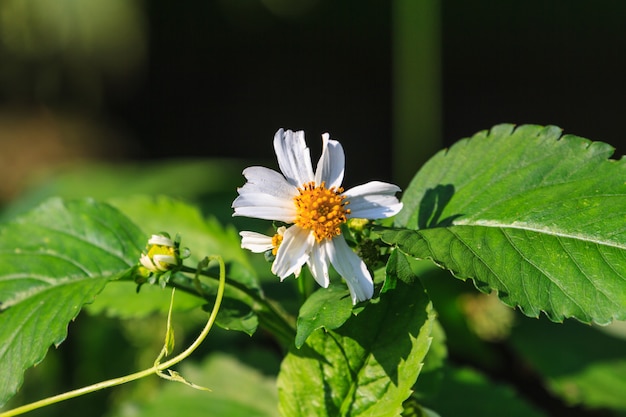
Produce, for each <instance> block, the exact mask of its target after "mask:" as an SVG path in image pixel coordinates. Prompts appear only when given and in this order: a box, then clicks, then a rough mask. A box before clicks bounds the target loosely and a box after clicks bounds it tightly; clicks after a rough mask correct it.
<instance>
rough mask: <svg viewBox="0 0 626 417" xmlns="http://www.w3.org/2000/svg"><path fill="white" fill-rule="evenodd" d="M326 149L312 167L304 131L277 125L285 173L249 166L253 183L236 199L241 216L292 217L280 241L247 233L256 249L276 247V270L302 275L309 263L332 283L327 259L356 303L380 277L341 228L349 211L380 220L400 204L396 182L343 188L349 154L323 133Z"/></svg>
mask: <svg viewBox="0 0 626 417" xmlns="http://www.w3.org/2000/svg"><path fill="white" fill-rule="evenodd" d="M322 145H323V148H322V155H321V157H320V159H319V161H318V163H317V168H316V170H315V172H313V167H312V164H311V156H310V153H309V148H307V146H306V143H305V141H304V132H302V131H299V132H292V131H290V130H287V131H284V130H283V129H280V130H278V132H276V135H274V150H275V151H276V156H277V159H278V166H279V167H280V170H281V172H282V174H281V173H279V172H276V171H274V170H272V169H269V168H265V167H258V166H257V167H249V168H246V169H245V170H244V171H243V175H244V176H245V178H246V179H247V182H246V183H245V184H244V186H243V187H241V188H239V189H238V192H239V196H238V197H237V198H236V199H235V201H233V208H234V209H235V212H234V215H235V216H247V217H255V218H259V219H265V220H277V221H281V222H284V223H287V224H290V225H291V226H289V227H288V228H286V229H285V230H284V231H283V232H282V234H281V236H282V241H279V242H278V244H274V243H273V242H272V238H271V237H269V236H264V235H261V234H259V233H254V232H241V235H242V238H243V239H242V247H244V248H247V249H249V250H251V251H253V252H264V251H267V250H269V249H275V250H276V259H275V260H274V263H273V264H272V272H273V273H274V274H276V275H277V276H278V277H279V278H280V279H281V280H283V279H285V278H286V277H288V276H289V275H291V274H295V275H296V276H297V275H298V274H299V273H300V269H301V268H302V266H303V265H304V264H305V263H306V264H307V266H308V267H309V269H310V270H311V273H312V275H313V277H314V278H315V280H316V281H317V282H318V283H319V284H320V285H321V286H322V287H328V284H329V275H328V265H329V264H332V265H333V267H334V268H335V270H336V271H337V272H338V273H339V274H340V275H341V276H342V277H343V279H344V280H345V281H346V283H347V284H348V288H349V289H350V294H351V296H352V301H353V303H356V302H357V301H364V300H367V299H369V298H371V297H372V295H373V293H374V284H373V281H372V277H371V275H370V273H369V271H368V270H367V267H366V266H365V263H364V262H363V261H362V260H361V259H360V258H359V257H358V256H357V255H356V253H354V252H353V251H352V249H350V247H349V246H348V244H347V243H346V240H345V238H344V237H343V236H342V235H341V225H342V224H343V223H345V222H346V221H347V220H348V219H350V218H365V219H371V220H373V219H381V218H386V217H390V216H393V215H395V214H396V213H398V212H399V211H400V209H401V208H402V203H400V202H399V201H398V199H397V198H396V197H395V194H396V193H397V192H399V191H400V188H399V187H397V186H396V185H393V184H388V183H384V182H379V181H372V182H369V183H367V184H364V185H359V186H357V187H354V188H351V189H349V190H347V191H344V190H343V188H341V182H342V181H343V175H344V166H345V156H344V152H343V148H342V146H341V144H340V143H339V142H337V141H335V140H331V139H330V138H329V135H328V134H327V133H325V134H323V135H322Z"/></svg>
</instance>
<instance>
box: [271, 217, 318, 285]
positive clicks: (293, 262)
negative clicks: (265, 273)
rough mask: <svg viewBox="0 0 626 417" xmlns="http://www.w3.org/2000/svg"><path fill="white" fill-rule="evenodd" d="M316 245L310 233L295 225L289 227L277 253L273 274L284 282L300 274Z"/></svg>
mask: <svg viewBox="0 0 626 417" xmlns="http://www.w3.org/2000/svg"><path fill="white" fill-rule="evenodd" d="M314 243H315V236H313V233H311V232H310V231H308V230H305V229H302V228H300V227H298V226H295V225H294V226H291V227H289V228H288V229H287V230H285V233H284V234H283V241H282V242H281V244H280V246H279V247H278V251H277V252H276V259H275V260H274V263H273V264H272V273H273V274H274V275H277V276H278V277H279V278H280V279H281V280H283V279H285V278H287V277H288V276H289V275H291V274H295V273H296V272H299V271H300V269H301V268H302V265H304V264H305V263H306V261H308V260H309V254H310V253H311V248H312V247H313V244H314Z"/></svg>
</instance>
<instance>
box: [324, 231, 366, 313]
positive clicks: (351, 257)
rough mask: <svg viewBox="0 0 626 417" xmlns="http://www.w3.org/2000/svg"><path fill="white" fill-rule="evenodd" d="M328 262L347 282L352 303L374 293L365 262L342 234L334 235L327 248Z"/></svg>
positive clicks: (363, 299)
mask: <svg viewBox="0 0 626 417" xmlns="http://www.w3.org/2000/svg"><path fill="white" fill-rule="evenodd" d="M327 252H328V256H329V257H330V262H331V263H332V264H333V266H334V267H335V269H336V270H337V272H338V273H339V275H341V276H342V277H343V279H344V280H345V281H346V284H348V289H349V290H350V295H351V296H352V303H353V304H356V303H357V302H358V301H365V300H369V299H370V298H372V295H374V282H373V281H372V276H371V275H370V273H369V271H368V270H367V267H366V266H365V262H363V261H362V260H361V258H359V256H358V255H357V254H356V253H354V252H353V251H352V249H350V247H349V246H348V244H347V243H346V240H345V239H344V237H343V236H342V235H339V236H337V237H335V238H334V239H333V240H332V242H331V245H329V247H328V248H327Z"/></svg>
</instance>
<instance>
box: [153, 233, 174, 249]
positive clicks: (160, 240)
mask: <svg viewBox="0 0 626 417" xmlns="http://www.w3.org/2000/svg"><path fill="white" fill-rule="evenodd" d="M148 245H160V246H167V247H170V248H173V247H174V241H172V239H170V238H168V237H165V236H161V235H152V237H151V238H150V240H148Z"/></svg>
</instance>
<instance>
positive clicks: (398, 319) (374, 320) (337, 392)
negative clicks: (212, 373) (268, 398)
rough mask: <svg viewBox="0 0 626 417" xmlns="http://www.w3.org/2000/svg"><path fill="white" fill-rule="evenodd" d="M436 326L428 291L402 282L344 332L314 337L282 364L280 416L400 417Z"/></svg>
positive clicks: (350, 321)
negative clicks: (344, 416)
mask: <svg viewBox="0 0 626 417" xmlns="http://www.w3.org/2000/svg"><path fill="white" fill-rule="evenodd" d="M433 320H434V313H433V311H432V309H431V305H430V302H429V300H428V296H427V295H426V293H425V292H424V290H423V288H422V287H421V286H420V285H419V284H418V283H416V284H414V285H413V286H408V285H406V284H404V283H403V282H402V281H398V285H397V287H396V289H394V290H391V291H388V292H386V293H384V294H382V295H381V297H380V300H379V301H378V302H377V303H371V304H369V305H368V306H367V307H366V308H365V309H364V310H363V311H362V312H360V313H359V315H357V316H354V317H352V318H350V319H349V320H348V321H347V322H346V323H345V324H344V325H343V326H342V327H340V328H339V329H337V330H331V331H324V330H322V329H319V330H316V331H315V332H313V333H312V334H311V335H310V336H309V338H308V339H307V341H306V343H305V345H304V346H302V348H300V349H296V348H295V347H294V348H292V349H291V350H290V352H289V354H288V355H287V357H286V358H285V360H284V361H283V364H282V366H281V371H280V374H279V377H278V390H279V391H278V392H279V400H280V410H281V413H282V415H284V416H290V417H297V416H312V415H315V416H322V417H323V416H337V415H351V416H377V417H385V416H398V415H399V414H400V413H401V412H402V403H403V401H404V400H406V399H407V398H408V397H409V395H410V393H411V387H412V386H413V384H414V383H415V380H416V379H417V376H418V374H419V372H420V369H421V367H422V362H423V360H424V356H425V355H426V352H427V351H428V347H429V345H430V331H431V328H432V322H433Z"/></svg>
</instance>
